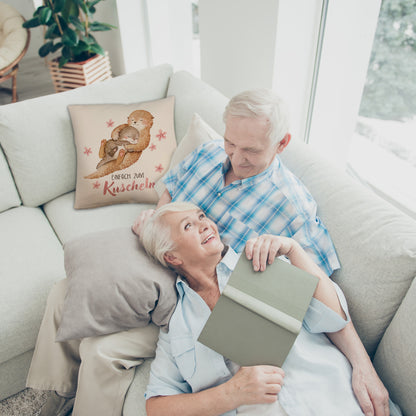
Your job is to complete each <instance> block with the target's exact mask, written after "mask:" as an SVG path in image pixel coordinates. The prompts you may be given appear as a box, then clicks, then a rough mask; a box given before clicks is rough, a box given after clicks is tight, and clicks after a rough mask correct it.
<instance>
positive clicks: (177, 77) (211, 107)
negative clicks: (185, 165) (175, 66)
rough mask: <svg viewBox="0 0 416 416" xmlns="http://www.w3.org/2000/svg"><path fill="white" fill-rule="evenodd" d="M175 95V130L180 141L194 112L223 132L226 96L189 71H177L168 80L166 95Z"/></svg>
mask: <svg viewBox="0 0 416 416" xmlns="http://www.w3.org/2000/svg"><path fill="white" fill-rule="evenodd" d="M169 95H173V96H175V98H176V99H175V132H176V139H177V141H178V142H180V141H181V140H182V138H183V136H184V135H185V133H186V131H187V129H188V127H189V124H190V122H191V119H192V115H193V114H194V113H198V114H199V115H200V116H201V117H202V118H203V119H204V120H205V121H206V122H207V123H208V124H209V125H210V126H211V127H212V128H213V129H214V130H216V131H217V132H218V133H219V134H223V133H224V123H223V121H222V114H223V112H224V109H225V106H226V105H227V103H228V98H227V97H225V96H224V95H222V94H221V93H220V92H218V90H216V89H215V88H213V87H211V86H210V85H208V84H206V83H205V82H202V81H201V80H199V79H197V78H195V77H194V76H193V75H191V74H190V73H189V72H185V71H178V72H175V73H174V74H173V75H172V78H171V79H170V82H169V89H168V96H169Z"/></svg>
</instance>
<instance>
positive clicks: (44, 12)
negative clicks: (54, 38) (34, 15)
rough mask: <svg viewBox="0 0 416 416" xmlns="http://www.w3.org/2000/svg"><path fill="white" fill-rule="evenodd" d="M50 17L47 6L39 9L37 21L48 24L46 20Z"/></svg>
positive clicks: (50, 13) (50, 11)
mask: <svg viewBox="0 0 416 416" xmlns="http://www.w3.org/2000/svg"><path fill="white" fill-rule="evenodd" d="M51 17H52V10H51V9H50V8H49V7H42V9H41V10H40V11H39V21H40V23H41V24H42V25H46V24H48V21H49V20H50V18H51Z"/></svg>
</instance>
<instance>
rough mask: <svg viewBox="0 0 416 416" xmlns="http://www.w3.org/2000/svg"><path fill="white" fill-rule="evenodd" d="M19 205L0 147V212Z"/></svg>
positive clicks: (17, 195)
mask: <svg viewBox="0 0 416 416" xmlns="http://www.w3.org/2000/svg"><path fill="white" fill-rule="evenodd" d="M20 204H21V201H20V198H19V194H18V192H17V189H16V186H15V184H14V182H13V177H12V175H11V173H10V169H9V165H8V164H7V160H6V158H5V156H4V153H3V149H2V148H1V147H0V212H3V211H6V209H9V208H13V207H17V206H18V205H20Z"/></svg>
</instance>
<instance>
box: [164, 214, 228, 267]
mask: <svg viewBox="0 0 416 416" xmlns="http://www.w3.org/2000/svg"><path fill="white" fill-rule="evenodd" d="M163 222H164V223H165V224H166V225H168V226H169V227H170V230H171V238H172V240H173V241H174V243H175V250H173V251H172V252H170V254H171V255H173V256H174V257H175V258H177V259H179V261H181V263H179V264H185V265H186V264H192V263H198V262H200V261H205V260H206V259H207V258H209V257H212V258H215V259H217V257H218V255H221V253H222V251H223V249H224V244H223V243H222V242H221V239H220V236H219V233H218V228H217V226H216V225H215V223H214V222H212V221H211V220H210V219H208V218H207V217H206V216H205V214H204V212H203V211H201V210H191V211H181V212H169V213H167V214H165V215H164V216H163ZM167 260H168V261H169V262H171V261H170V260H169V258H168V259H167Z"/></svg>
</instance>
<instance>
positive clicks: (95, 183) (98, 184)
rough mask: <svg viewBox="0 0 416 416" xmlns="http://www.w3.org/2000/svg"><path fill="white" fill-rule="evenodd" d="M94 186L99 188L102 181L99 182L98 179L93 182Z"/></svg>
mask: <svg viewBox="0 0 416 416" xmlns="http://www.w3.org/2000/svg"><path fill="white" fill-rule="evenodd" d="M92 187H93V188H94V189H98V188H99V187H100V182H98V181H96V182H94V183H93V184H92Z"/></svg>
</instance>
